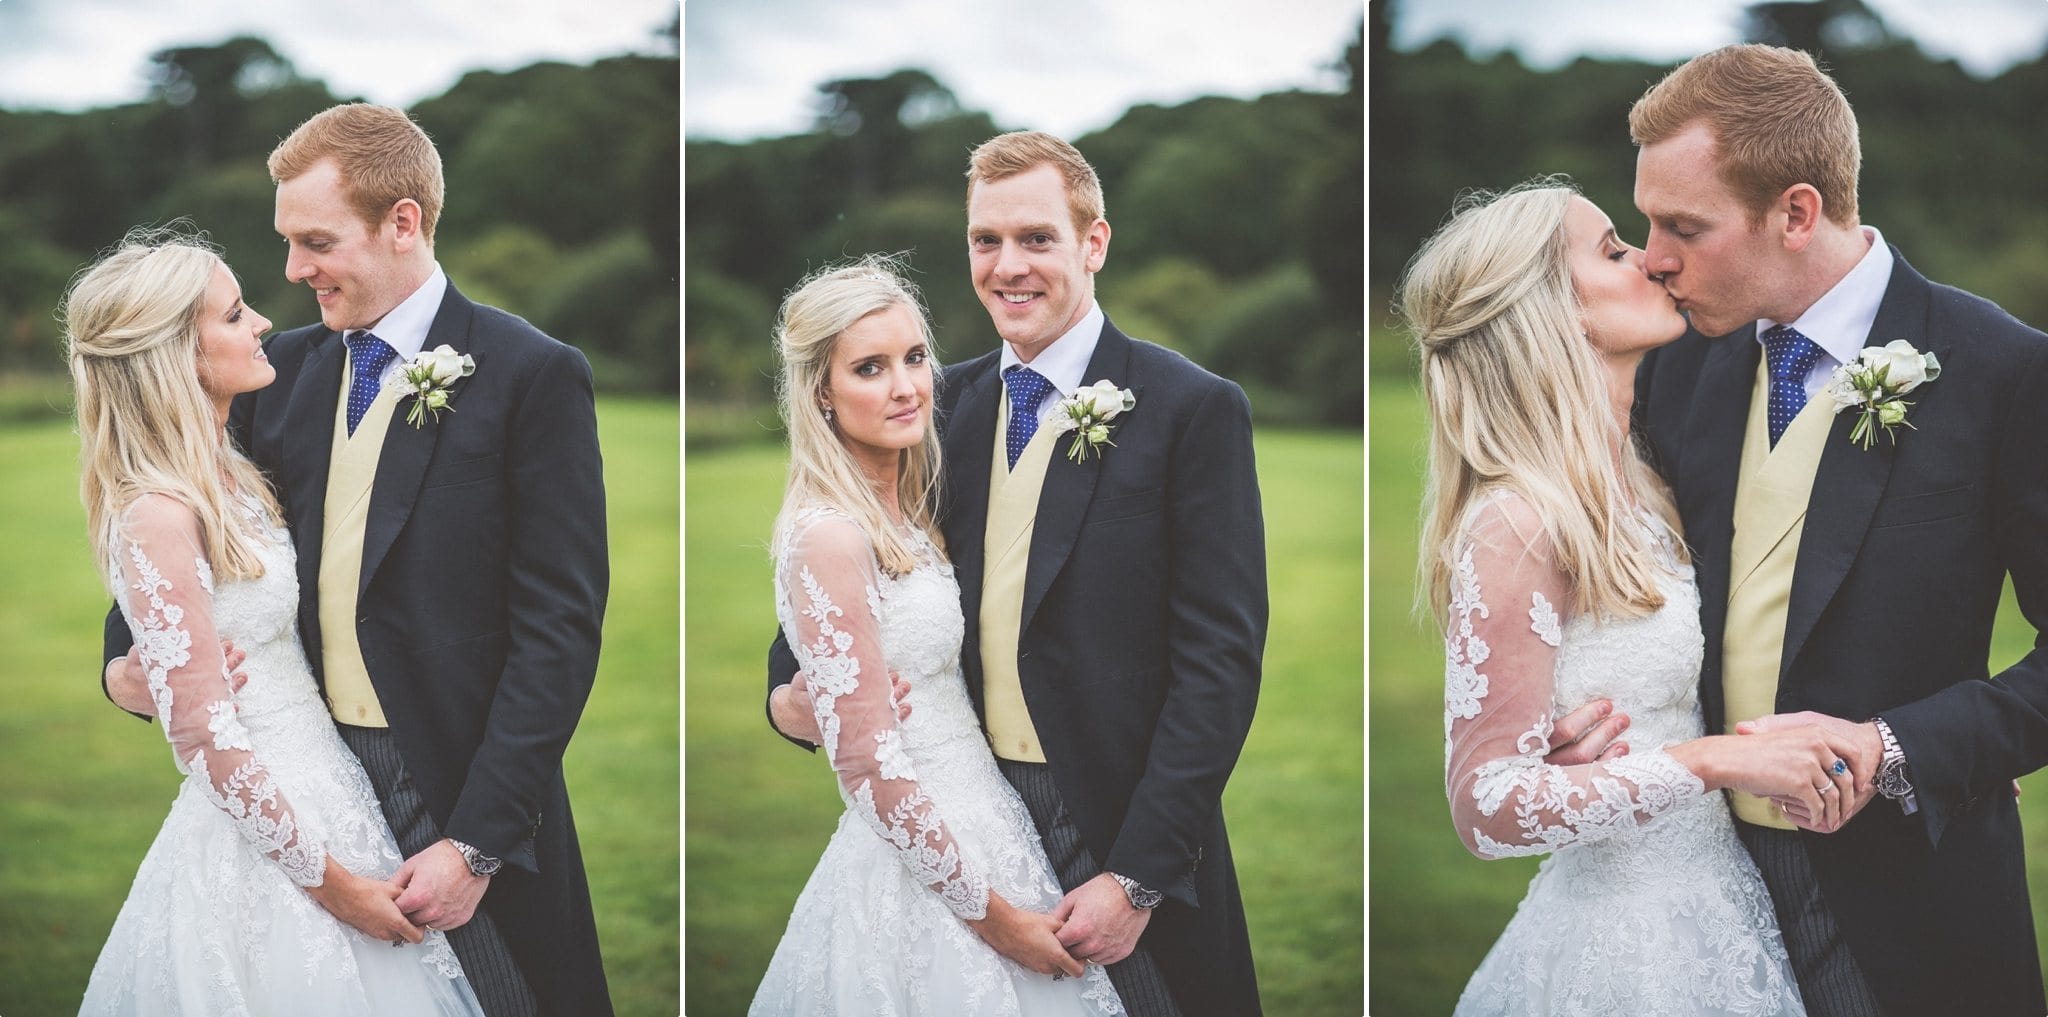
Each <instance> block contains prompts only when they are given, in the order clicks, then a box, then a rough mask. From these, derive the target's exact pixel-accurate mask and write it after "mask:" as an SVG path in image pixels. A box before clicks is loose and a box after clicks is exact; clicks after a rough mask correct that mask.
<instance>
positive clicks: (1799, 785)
mask: <svg viewBox="0 0 2048 1017" xmlns="http://www.w3.org/2000/svg"><path fill="white" fill-rule="evenodd" d="M1669 752H1670V754H1671V756H1672V758H1674V759H1676V760H1678V762H1679V763H1680V764H1682V765H1683V766H1685V767H1686V768H1687V769H1689V770H1691V771H1692V772H1693V773H1694V774H1696V775H1698V776H1699V778H1700V780H1701V781H1702V782H1703V783H1705V784H1706V786H1707V790H1709V791H1713V790H1718V789H1720V788H1732V789H1734V790H1737V791H1744V792H1748V793H1749V794H1753V795H1758V796H1760V797H1764V798H1770V799H1773V800H1775V801H1777V802H1778V803H1779V804H1780V805H1781V806H1782V807H1784V808H1786V809H1787V811H1788V817H1787V818H1790V819H1792V820H1793V822H1794V823H1795V825H1798V826H1801V827H1803V828H1805V829H1809V830H1812V831H1814V832H1816V833H1833V832H1834V831H1836V830H1839V829H1841V828H1842V824H1844V823H1846V822H1848V821H1849V818H1850V817H1851V816H1853V815H1855V814H1856V810H1857V809H1859V808H1861V807H1862V802H1861V801H1860V800H1858V791H1857V788H1858V787H1859V786H1863V787H1868V786H1869V784H1868V782H1866V781H1861V780H1859V779H1858V776H1859V775H1858V771H1856V770H1854V769H1851V768H1850V765H1849V763H1848V760H1851V759H1861V758H1862V754H1861V751H1860V749H1859V748H1858V747H1857V746H1856V745H1855V744H1854V742H1853V741H1852V740H1851V739H1849V738H1847V737H1845V736H1844V735H1843V734H1842V733H1840V732H1837V731H1834V730H1831V729H1829V728H1826V727H1822V726H1821V725H1818V724H1810V723H1800V724H1783V725H1777V726H1773V727H1772V728H1771V729H1770V730H1767V731H1759V732H1758V733H1755V734H1741V735H1709V736H1707V737H1705V738H1696V739H1693V740H1692V741H1689V742H1684V743H1681V744H1679V745H1674V746H1672V747H1671V748H1670V749H1669ZM1838 763H1839V764H1840V766H1839V769H1840V770H1841V772H1840V773H1837V772H1835V771H1836V769H1837V764H1838ZM1794 813H1796V814H1794Z"/></svg>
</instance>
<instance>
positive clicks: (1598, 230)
mask: <svg viewBox="0 0 2048 1017" xmlns="http://www.w3.org/2000/svg"><path fill="white" fill-rule="evenodd" d="M1564 236H1565V245H1566V249H1567V251H1568V253H1567V255H1566V263H1567V264H1569V265H1570V266H1571V273H1572V288H1573V289H1574V290H1576V291H1577V292H1578V295H1579V307H1580V323H1581V324H1582V325H1583V326H1584V327H1585V331H1586V340H1587V341H1588V342H1590V343H1592V344H1593V348H1594V349H1596V350H1598V351H1600V352H1601V353H1602V354H1605V355H1608V356H1626V355H1628V354H1631V353H1641V352H1643V351H1644V350H1648V349H1652V348H1654V347H1658V346H1662V345H1664V344H1665V343H1668V342H1671V341H1673V340H1675V339H1677V338H1678V337H1679V336H1682V335H1684V334H1685V317H1684V316H1683V315H1681V314H1679V313H1678V303H1677V302H1676V301H1674V300H1673V299H1671V294H1669V293H1667V292H1665V290H1664V287H1663V286H1662V285H1661V284H1659V283H1658V282H1657V281H1656V280H1654V279H1651V278H1650V275H1649V273H1648V271H1646V270H1645V268H1644V266H1643V252H1642V251H1641V250H1640V249H1638V248H1635V247H1630V246H1629V245H1628V244H1626V243H1623V242H1622V240H1621V238H1620V237H1618V236H1616V235H1615V233H1614V223H1613V222H1612V221H1610V220H1609V219H1608V218H1607V215H1606V214H1605V213H1603V212H1601V211H1600V208H1599V206H1597V205H1594V204H1593V203H1592V202H1590V201H1587V200H1586V199H1585V198H1581V197H1577V196H1574V197H1573V198H1572V203H1571V207H1570V208H1568V209H1566V210H1565V214H1564Z"/></svg>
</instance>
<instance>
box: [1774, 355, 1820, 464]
mask: <svg viewBox="0 0 2048 1017" xmlns="http://www.w3.org/2000/svg"><path fill="white" fill-rule="evenodd" d="M1763 339H1764V359H1765V360H1766V361H1768V362H1769V363H1770V366H1771V405H1770V419H1769V421H1768V423H1769V425H1770V429H1771V447H1772V448H1777V447H1778V438H1779V437H1780V436H1781V435H1783V434H1784V433H1785V428H1787V427H1789V426H1791V424H1792V418H1793V417H1796V416H1798V415H1799V411H1800V410H1802V409H1805V408H1806V376H1807V375H1808V374H1811V373H1813V365H1815V364H1818V363H1820V358H1821V357H1822V356H1823V354H1824V351H1823V350H1822V349H1821V348H1820V347H1819V346H1818V345H1815V344H1814V341H1813V340H1811V339H1808V338H1807V337H1805V336H1803V335H1800V334H1799V330H1798V329H1795V328H1793V327H1791V326H1790V325H1778V326H1775V327H1773V328H1771V329H1770V330H1768V331H1766V332H1765V333H1764V335H1763Z"/></svg>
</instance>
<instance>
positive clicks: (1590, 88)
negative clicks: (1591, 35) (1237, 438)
mask: <svg viewBox="0 0 2048 1017" xmlns="http://www.w3.org/2000/svg"><path fill="white" fill-rule="evenodd" d="M1369 8H1370V13H1371V14H1372V16H1373V21H1372V23H1373V30H1372V32H1371V33H1370V34H1369V40H1368V41H1369V45H1370V47H1371V52H1370V57H1369V59H1368V61H1367V62H1368V64H1369V65H1370V68H1371V70H1370V75H1371V79H1372V86H1373V87H1372V110H1371V132H1372V135H1371V137H1372V153H1373V155H1372V174H1371V184H1370V188H1369V191H1370V202H1371V204H1370V240H1369V250H1370V252H1371V258H1370V263H1369V271H1368V276H1369V279H1370V285H1371V288H1372V291H1373V292H1374V293H1375V294H1376V295H1377V298H1378V299H1377V302H1376V304H1375V306H1373V307H1371V309H1370V316H1371V318H1372V320H1373V321H1374V322H1375V324H1376V325H1380V324H1387V323H1389V322H1390V321H1391V315H1390V314H1389V313H1388V309H1387V299H1388V296H1389V295H1390V293H1391V291H1392V288H1393V285H1394V283H1395V280H1396V279H1397V278H1398V276H1399V274H1400V272H1401V269H1402V267H1403V266H1404V265H1406V264H1407V261H1408V259H1409V258H1410V257H1411V256H1412V255H1413V254H1414V252H1415V249H1416V248H1417V246H1419V245H1420V243H1421V242H1422V240H1423V238H1425V237H1426V236H1428V235H1429V233H1430V232H1431V231H1432V230H1434V229H1435V228H1436V226H1437V225H1438V224H1439V223H1440V222H1441V221H1442V220H1443V218H1444V217H1445V215H1446V214H1447V213H1448V212H1449V211H1450V208H1451V205H1452V202H1453V201H1454V200H1455V199H1456V197H1457V195H1458V194H1459V193H1460V192H1461V191H1464V190H1467V189H1471V188H1484V189H1497V188H1501V187H1506V186H1510V185H1512V184H1515V183H1518V182H1520V181H1523V180H1527V179H1529V178H1530V177H1533V176H1536V175H1538V174H1544V173H1565V174H1569V175H1570V176H1571V177H1572V178H1573V179H1574V180H1575V181H1576V182H1577V183H1578V184H1579V185H1580V186H1581V187H1582V188H1583V189H1584V191H1585V193H1586V196H1587V197H1589V198H1591V199H1592V200H1593V201H1594V202H1595V203H1596V204H1598V205H1600V207H1601V208H1602V209H1603V210H1605V211H1606V212H1607V213H1608V215H1610V216H1611V217H1612V218H1613V219H1614V222H1615V225H1616V227H1617V228H1618V229H1619V230H1620V231H1621V233H1622V235H1623V237H1624V238H1626V239H1629V240H1631V241H1632V242H1638V243H1639V242H1640V241H1641V240H1642V238H1643V236H1644V234H1645V232H1646V231H1647V226H1646V224H1645V223H1644V221H1643V218H1642V216H1641V215H1639V214H1638V213H1637V212H1636V211H1635V209H1634V205H1633V201H1632V198H1631V189H1632V186H1633V179H1634V172H1635V148H1634V146H1633V145H1632V144H1631V143H1630V141H1629V136H1628V122H1627V118H1628V109H1629V105H1630V104H1631V103H1633V102H1634V101H1635V100H1636V99H1637V98H1638V97H1640V96H1641V95H1642V94H1643V92H1644V91H1646V90H1647V89H1648V88H1649V87H1650V86H1651V85H1652V84H1654V83H1655V82H1656V81H1657V80H1659V79H1660V78H1662V77H1663V75H1664V74H1665V73H1666V72H1667V71H1668V70H1670V67H1669V66H1664V65H1652V64H1646V63H1634V62H1626V61H1596V60H1586V59H1581V60H1579V61H1576V62H1574V63H1572V64H1569V65H1567V66H1565V67H1562V68H1560V69H1558V70H1555V71H1549V72H1538V71H1534V70H1531V69H1529V68H1527V67H1525V66H1523V65H1522V64H1521V62H1520V61H1519V60H1518V59H1516V58H1515V57H1514V56H1512V55H1508V54H1502V55H1499V56H1495V57H1493V58H1490V59H1485V60H1478V59H1474V58H1472V57H1471V56H1469V55H1467V54H1466V53H1465V52H1464V51H1463V50H1462V49H1460V48H1459V47H1458V46H1457V45H1456V44H1454V43H1452V42H1450V41H1445V40H1439V41H1436V42H1432V43H1430V44H1429V45H1427V46H1424V47H1423V48H1421V49H1419V50H1415V51H1412V52H1402V51H1399V50H1395V49H1393V48H1392V47H1391V45H1390V44H1389V39H1390V19H1395V18H1398V17H1399V16H1400V8H1399V7H1398V6H1395V7H1391V8H1390V7H1389V6H1388V5H1387V4H1386V3H1385V2H1384V0H1376V2H1375V3H1373V4H1370V5H1369ZM1745 28H1746V31H1748V32H1749V33H1750V35H1751V37H1752V39H1753V40H1754V41H1769V42H1773V43H1779V44H1796V45H1799V46H1800V47H1802V48H1807V49H1808V50H1809V51H1811V52H1816V53H1817V56H1818V58H1819V59H1820V61H1821V63H1822V65H1823V66H1825V67H1826V68H1827V69H1828V70H1829V72H1830V73H1831V74H1832V75H1833V76H1834V77H1835V80H1836V81H1837V82H1838V83H1839V84H1840V85H1841V87H1842V90H1843V91H1844V92H1845V93H1846V94H1847V95H1848V97H1849V101H1850V103H1851V104H1853V105H1854V106H1855V108H1856V115H1857V120H1858V123H1859V126H1860V130H1861V137H1862V144H1863V173H1862V179H1861V184H1860V187H1859V195H1858V206H1859V211H1860V214H1861V218H1862V220H1863V221H1864V222H1867V223H1870V224H1872V225H1875V226H1876V227H1878V228H1879V229H1880V230H1882V231H1883V233H1884V235H1885V239H1886V240H1888V241H1890V242H1892V243H1894V244H1897V245H1898V246H1899V247H1900V249H1901V250H1903V251H1904V252H1905V254H1906V256H1907V258H1908V259H1909V260H1910V261H1911V262H1912V263H1913V265H1914V266H1915V267H1916V268H1918V269H1920V270H1921V271H1922V272H1924V273H1926V274H1927V275H1929V276H1930V277H1932V278H1934V279H1937V280H1940V281H1942V282H1946V283H1950V284H1952V285H1956V286H1961V287H1963V288H1965V289H1969V290H1972V291H1974V292H1977V293H1979V294H1982V295H1983V296H1986V297H1989V298H1990V299H1992V300H1995V301H1997V302H1998V303H1999V304H2001V305H2002V306H2004V307H2005V308H2006V310H2008V311H2010V312H2012V313H2013V314H2014V315H2016V316H2018V317H2019V318H2021V319H2022V320H2024V321H2027V322H2029V323H2032V324H2034V325H2035V326H2037V327H2040V326H2043V325H2048V287H2043V286H2042V285H2041V283H2040V280H2042V279H2043V278H2048V174H2043V173H2042V172H2041V166H2042V165H2043V163H2044V157H2048V132H2043V131H2042V129H2041V126H2042V123H2041V111H2042V110H2044V109H2048V62H2044V60H2043V58H2041V57H2036V58H2035V59H2033V60H2031V61H2028V62H2024V63H2020V64H2017V65H2015V66H2013V67H2011V68H2009V69H2007V70H2006V71H2005V72H2003V73H2002V74H2000V75H1998V76H1997V77H1995V78H1991V79H1989V80H1985V79H1979V78H1974V77H1972V76H1970V75H1969V74H1967V73H1965V72H1964V71H1963V70H1962V68H1961V67H1959V66H1958V65H1957V64H1955V63H1954V62H1953V61H1948V60H1936V59H1932V58H1930V57H1928V56H1927V55H1926V54H1924V53H1922V52H1921V51H1920V50H1919V48H1918V47H1917V46H1915V45H1914V44H1913V43H1912V42H1911V41H1910V40H1908V39H1905V38H1904V37H1903V36H1901V35H1899V34H1897V33H1896V32H1894V31H1893V30H1892V29H1890V28H1889V27H1887V26H1886V25H1885V24H1884V23H1883V21H1882V19H1881V18H1880V17H1879V16H1878V15H1877V14H1876V13H1875V12H1874V11H1872V10H1871V9H1870V8H1869V7H1868V6H1866V5H1865V4H1863V3H1861V2H1858V0H1824V2H1820V3H1763V4H1757V5H1753V6H1752V7H1750V8H1749V9H1748V12H1747V17H1746V20H1745ZM1375 335H1376V336H1385V337H1386V343H1387V344H1389V345H1390V346H1398V344H1401V343H1402V342H1403V337H1402V336H1401V335H1400V333H1399V332H1398V331H1397V330H1392V329H1388V330H1378V329H1376V330H1375ZM1410 362H1411V361H1410V359H1409V357H1408V355H1407V353H1406V351H1405V350H1404V349H1400V348H1389V349H1376V350H1375V352H1374V358H1373V364H1374V368H1375V369H1376V370H1377V369H1381V368H1399V367H1401V366H1402V365H1406V364H1409V363H1410Z"/></svg>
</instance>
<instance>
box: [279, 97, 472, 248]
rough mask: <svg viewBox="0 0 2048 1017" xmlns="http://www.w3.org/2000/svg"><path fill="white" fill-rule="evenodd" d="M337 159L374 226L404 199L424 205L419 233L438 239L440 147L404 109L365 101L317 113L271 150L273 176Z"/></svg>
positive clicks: (351, 196) (348, 188)
mask: <svg viewBox="0 0 2048 1017" xmlns="http://www.w3.org/2000/svg"><path fill="white" fill-rule="evenodd" d="M322 159H333V160H334V163H335V166H336V168H338V169H339V170H340V171H341V181H342V188H343V190H344V191H345V193H346V194H347V196H348V203H349V205H351V206H352V207H354V208H355V210H356V212H357V214H358V215H360V216H362V218H363V221H364V222H365V223H367V224H369V226H370V228H371V229H372V230H374V229H376V228H377V224H378V223H380V222H382V221H383V220H384V214H385V213H386V212H389V211H391V206H392V205H395V204H397V203H398V202H399V201H400V200H402V199H405V198H411V199H412V200H413V201H415V202H418V203H419V206H420V234H421V235H422V236H424V237H425V238H426V241H427V244H428V245H429V246H432V245H433V243H434V225H435V224H436V223H438V222H439V221H440V219H441V203H442V200H443V198H444V197H445V191H446V185H445V184H444V183H443V182H442V179H441V153H440V152H439V151H438V150H436V149H435V148H434V142H433V141H432V140H430V139H429V138H428V137H427V132H425V131H423V130H420V126H419V125H418V124H416V123H413V122H412V118H411V117H408V116H406V115H405V111H403V110H397V109H393V108H391V107H389V106H374V105H371V104H369V103H365V102H350V103H343V104H341V105H339V106H333V107H330V108H328V109H326V110H323V111H321V112H319V113H316V114H314V115H313V118H312V119H310V120H308V121H306V122H305V123H303V124H300V125H299V128H298V130H295V131H293V132H292V133H291V136H290V137H288V138H286V139H284V141H282V142H280V143H279V144H278V146H277V148H276V150H275V151H272V152H271V153H270V179H271V180H272V181H274V182H276V183H280V184H281V183H284V182H285V181H287V180H290V179H292V178H293V177H296V176H298V175H300V174H301V173H304V172H306V171H307V170H310V169H312V168H313V167H314V165H316V164H317V163H319V162H320V161H321V160H322Z"/></svg>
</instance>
